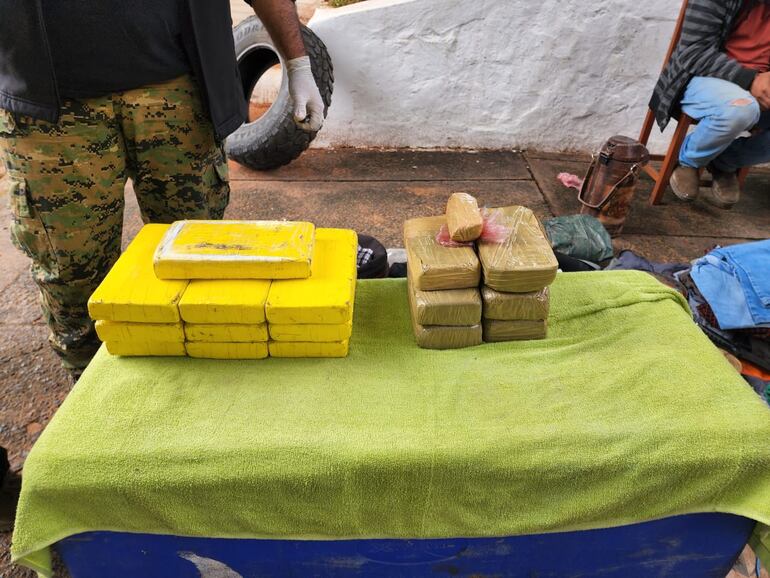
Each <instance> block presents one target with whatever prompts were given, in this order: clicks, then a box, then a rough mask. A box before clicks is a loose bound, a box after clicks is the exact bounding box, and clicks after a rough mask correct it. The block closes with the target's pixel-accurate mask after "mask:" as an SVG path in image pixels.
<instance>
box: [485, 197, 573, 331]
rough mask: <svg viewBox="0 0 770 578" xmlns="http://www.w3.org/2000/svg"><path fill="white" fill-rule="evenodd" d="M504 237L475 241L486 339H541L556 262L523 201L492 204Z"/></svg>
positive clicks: (544, 329) (538, 226)
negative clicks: (520, 204) (509, 204)
mask: <svg viewBox="0 0 770 578" xmlns="http://www.w3.org/2000/svg"><path fill="white" fill-rule="evenodd" d="M496 213H497V214H496V215H493V217H492V218H493V219H495V220H496V221H497V223H498V224H499V225H500V226H502V227H505V229H506V230H507V231H508V233H507V237H506V238H505V240H504V241H503V242H500V243H492V242H488V241H483V240H481V241H479V243H478V252H479V259H480V261H481V267H482V271H483V276H484V286H483V287H482V290H481V295H482V299H483V302H484V319H483V322H482V325H483V327H484V341H488V342H498V341H517V340H525V339H543V338H545V336H546V333H547V330H548V311H549V304H550V294H549V289H548V286H549V285H550V284H551V283H552V282H553V280H554V278H555V277H556V271H557V269H558V262H557V261H556V257H555V256H554V254H553V251H552V249H551V246H550V243H549V242H548V239H547V238H546V236H545V234H544V232H543V229H542V227H541V226H540V222H539V221H538V220H537V217H536V216H535V215H534V213H532V211H530V210H529V209H527V208H526V207H518V206H514V207H505V208H502V209H496Z"/></svg>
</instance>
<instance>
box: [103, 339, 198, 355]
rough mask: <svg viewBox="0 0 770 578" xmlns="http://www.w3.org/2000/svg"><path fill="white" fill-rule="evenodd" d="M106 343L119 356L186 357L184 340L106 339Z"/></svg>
mask: <svg viewBox="0 0 770 578" xmlns="http://www.w3.org/2000/svg"><path fill="white" fill-rule="evenodd" d="M104 345H105V346H106V347H107V351H108V352H109V353H110V354H111V355H117V356H119V357H184V356H185V348H184V343H182V342H174V343H171V342H163V341H106V342H105V343H104Z"/></svg>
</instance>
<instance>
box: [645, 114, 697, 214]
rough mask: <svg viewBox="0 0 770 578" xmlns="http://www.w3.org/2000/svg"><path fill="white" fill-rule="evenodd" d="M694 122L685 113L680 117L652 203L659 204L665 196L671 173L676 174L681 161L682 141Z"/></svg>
mask: <svg viewBox="0 0 770 578" xmlns="http://www.w3.org/2000/svg"><path fill="white" fill-rule="evenodd" d="M691 124H692V119H691V118H690V117H688V116H687V115H685V114H682V116H681V118H680V119H679V123H678V124H677V126H676V130H675V131H674V136H673V138H672V139H671V143H670V144H669V145H668V151H667V152H666V156H665V158H664V159H663V166H661V167H660V173H659V175H658V180H657V181H656V182H655V186H654V187H653V189H652V194H651V195H650V204H651V205H657V204H659V203H660V201H661V199H662V198H663V194H664V193H665V192H666V189H667V188H668V183H669V181H670V180H671V175H672V174H674V169H676V165H677V163H678V162H679V150H680V149H681V148H682V143H683V142H684V139H685V137H686V136H687V130H688V129H689V128H690V125H691Z"/></svg>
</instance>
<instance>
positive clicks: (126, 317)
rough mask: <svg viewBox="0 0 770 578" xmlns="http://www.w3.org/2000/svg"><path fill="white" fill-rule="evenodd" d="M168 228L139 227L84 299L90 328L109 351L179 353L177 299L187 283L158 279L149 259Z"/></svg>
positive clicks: (180, 337)
mask: <svg viewBox="0 0 770 578" xmlns="http://www.w3.org/2000/svg"><path fill="white" fill-rule="evenodd" d="M168 228H169V226H168V225H146V226H145V227H144V228H142V230H141V231H140V232H139V234H138V235H137V236H136V238H135V239H134V240H133V242H132V243H131V245H129V247H128V249H126V251H125V252H124V253H123V255H121V257H120V259H118V262H117V263H115V266H114V267H113V268H112V270H111V271H110V273H109V274H108V275H107V277H106V278H105V280H104V281H103V282H102V284H101V285H100V286H99V287H98V289H97V290H96V291H95V292H94V294H93V295H92V296H91V299H90V300H89V302H88V311H89V313H90V315H91V317H92V318H93V319H94V320H96V333H97V334H98V335H99V339H101V340H102V341H104V342H105V343H106V344H107V350H108V351H109V352H110V353H111V354H113V355H125V356H133V355H161V356H183V355H185V335H184V328H183V327H182V322H181V318H180V316H179V307H178V304H179V300H180V299H181V298H182V294H183V293H184V291H185V289H186V288H187V284H188V282H187V281H163V280H161V279H158V278H157V277H156V276H155V271H154V269H153V264H152V255H153V253H154V252H155V248H156V247H157V246H158V243H160V241H161V239H162V238H163V236H164V235H165V234H166V231H167V230H168Z"/></svg>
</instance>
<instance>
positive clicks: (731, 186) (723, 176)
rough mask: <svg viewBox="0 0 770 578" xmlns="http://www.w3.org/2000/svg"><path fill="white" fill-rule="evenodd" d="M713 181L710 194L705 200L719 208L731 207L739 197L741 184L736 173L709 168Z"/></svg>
mask: <svg viewBox="0 0 770 578" xmlns="http://www.w3.org/2000/svg"><path fill="white" fill-rule="evenodd" d="M711 174H712V176H713V177H714V182H713V183H712V184H711V191H710V194H709V195H707V196H706V200H707V201H708V202H709V203H711V204H712V205H716V206H717V207H719V208H720V209H732V208H733V205H735V203H737V202H738V200H739V199H740V198H741V185H740V183H739V182H738V175H737V174H736V173H723V172H721V171H718V170H715V169H711Z"/></svg>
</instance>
